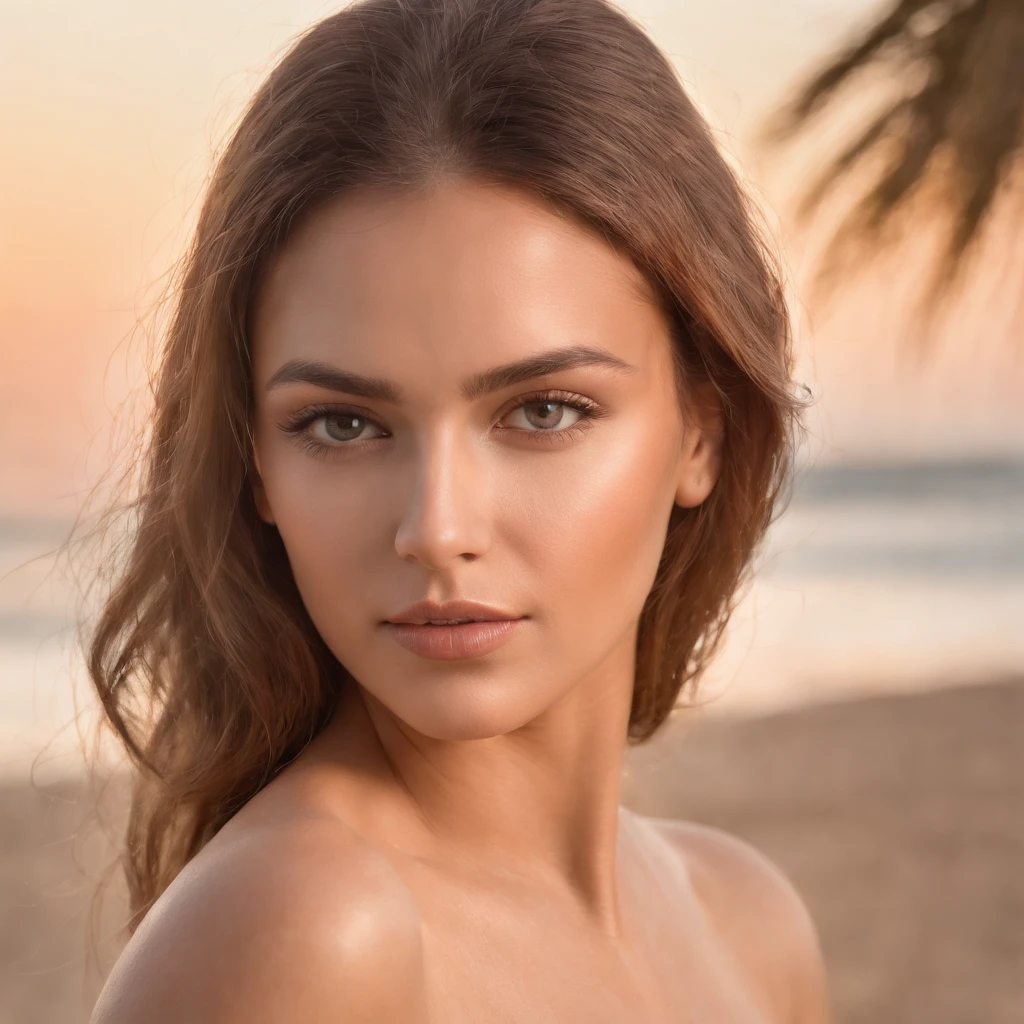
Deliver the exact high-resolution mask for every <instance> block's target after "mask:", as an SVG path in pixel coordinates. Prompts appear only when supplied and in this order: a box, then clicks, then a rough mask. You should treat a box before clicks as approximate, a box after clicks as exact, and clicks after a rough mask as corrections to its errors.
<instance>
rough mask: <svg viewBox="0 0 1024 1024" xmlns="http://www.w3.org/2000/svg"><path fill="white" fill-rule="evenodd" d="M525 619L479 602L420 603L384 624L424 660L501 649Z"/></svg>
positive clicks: (454, 657)
mask: <svg viewBox="0 0 1024 1024" xmlns="http://www.w3.org/2000/svg"><path fill="white" fill-rule="evenodd" d="M525 618H526V616H523V615H516V614H515V613H514V612H507V611H503V610H502V609H499V608H494V607H492V606H490V605H485V604H479V603H478V602H476V601H446V602H437V601H420V602H418V603H417V604H414V605H411V606H410V607H408V608H406V609H405V610H404V611H402V612H399V613H398V614H397V615H395V616H394V617H393V618H391V619H387V620H385V621H384V622H383V623H382V625H383V626H384V628H385V630H386V631H387V632H388V633H389V634H390V636H391V637H392V639H394V640H395V642H396V643H398V644H399V645H400V646H402V647H404V648H405V649H406V650H409V651H412V653H413V654H417V655H419V656H420V657H421V658H431V659H436V660H441V661H454V660H456V659H462V658H481V657H483V656H484V655H486V654H490V653H491V652H492V651H496V650H497V649H498V648H499V647H502V646H503V645H504V644H506V643H507V642H508V641H509V640H511V639H512V637H513V635H514V634H515V632H516V631H517V628H518V627H519V624H520V623H521V622H522V621H523V620H524V619H525Z"/></svg>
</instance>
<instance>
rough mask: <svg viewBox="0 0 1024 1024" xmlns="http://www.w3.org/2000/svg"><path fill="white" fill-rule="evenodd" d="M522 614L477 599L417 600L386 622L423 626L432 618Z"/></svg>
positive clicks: (489, 618)
mask: <svg viewBox="0 0 1024 1024" xmlns="http://www.w3.org/2000/svg"><path fill="white" fill-rule="evenodd" d="M521 617H522V616H520V615H513V614H512V613H511V612H505V611H502V610H501V609H500V608H492V607H490V605H486V604H478V603H477V602H476V601H444V602H438V601H417V602H416V604H412V605H409V607H408V608H406V609H405V610H404V611H400V612H399V613H398V614H397V615H392V616H391V617H390V618H389V619H386V620H385V621H386V622H395V623H399V622H403V623H410V624H415V625H420V626H422V625H423V624H424V623H427V622H430V621H431V620H435V621H436V620H439V619H476V620H478V621H487V622H493V621H495V620H497V619H518V618H521Z"/></svg>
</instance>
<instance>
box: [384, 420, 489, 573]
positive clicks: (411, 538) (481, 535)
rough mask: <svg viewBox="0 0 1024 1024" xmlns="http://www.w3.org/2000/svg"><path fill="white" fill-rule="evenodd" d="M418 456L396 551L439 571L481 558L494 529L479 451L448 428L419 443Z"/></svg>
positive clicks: (408, 559)
mask: <svg viewBox="0 0 1024 1024" xmlns="http://www.w3.org/2000/svg"><path fill="white" fill-rule="evenodd" d="M415 460H416V463H415V467H414V470H413V473H412V486H411V492H410V494H409V497H408V500H407V501H406V504H405V508H404V511H403V515H402V519H401V522H400V524H399V527H398V531H397V533H396V534H395V551H396V552H397V553H398V555H399V557H400V558H403V559H405V560H406V561H413V562H419V563H420V564H421V565H423V566H425V567H426V568H428V569H431V570H434V571H441V570H444V569H446V568H448V567H449V566H450V565H451V563H452V561H453V560H455V559H466V560H472V559H474V558H478V557H479V556H480V555H482V554H483V553H484V552H485V551H486V550H487V548H488V546H489V544H490V536H491V534H490V523H489V521H488V519H487V515H486V510H485V507H484V504H485V502H486V494H485V493H484V492H485V488H484V486H483V480H482V474H481V472H480V467H479V464H478V462H477V460H476V457H475V453H474V452H472V451H471V450H469V446H468V444H466V443H465V441H464V439H461V438H459V437H458V436H457V435H456V432H455V430H454V429H450V428H445V429H442V430H438V431H436V432H435V434H434V436H433V437H432V438H430V439H425V440H424V441H423V442H422V444H420V446H419V450H418V451H417V453H416V456H415Z"/></svg>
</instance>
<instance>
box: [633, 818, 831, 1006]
mask: <svg viewBox="0 0 1024 1024" xmlns="http://www.w3.org/2000/svg"><path fill="white" fill-rule="evenodd" d="M642 820H643V821H645V822H646V823H647V824H649V825H651V826H653V827H654V828H655V829H656V830H657V831H658V832H659V833H660V834H661V835H662V836H663V837H664V838H665V839H667V840H668V841H669V843H670V844H671V845H672V846H673V847H674V848H675V849H676V850H677V851H678V852H679V854H680V856H681V859H682V862H683V867H684V869H685V871H686V874H687V876H688V877H689V880H690V884H691V885H692V887H693V891H694V893H695V894H696V897H697V899H698V901H699V903H700V905H701V907H702V909H703V911H704V914H705V916H706V917H707V919H708V920H709V921H710V923H711V925H712V927H713V928H714V929H715V931H716V932H717V933H718V934H719V935H720V936H721V939H722V942H723V944H724V945H725V946H727V948H728V951H729V953H730V955H732V956H733V958H734V959H735V960H736V962H737V963H738V965H739V966H740V969H741V970H742V971H743V972H744V973H745V974H746V976H747V977H748V978H749V979H750V981H751V984H752V986H753V987H754V988H755V989H756V990H757V991H758V992H759V993H761V994H762V996H763V999H764V1003H765V1005H766V1006H767V1007H770V1008H771V1012H772V1014H773V1016H772V1018H771V1019H772V1024H827V1022H828V1021H829V1020H830V1012H829V999H828V990H827V981H826V977H825V968H824V963H823V961H822V955H821V947H820V944H819V941H818V935H817V931H816V929H815V927H814V923H813V922H812V920H811V916H810V914H809V913H808V911H807V907H806V906H805V904H804V902H803V900H802V899H801V897H800V895H799V894H798V893H797V891H796V889H795V888H794V886H793V884H792V883H791V882H790V881H789V879H788V878H787V877H786V876H785V875H784V874H783V872H782V871H781V870H780V869H779V867H778V866H777V865H776V864H775V863H774V862H773V861H771V860H770V859H769V858H768V857H767V856H765V855H764V854H763V853H761V852H760V851H759V850H757V849H756V848H755V847H753V846H751V845H750V844H749V843H747V842H745V841H743V840H742V839H739V838H737V837H736V836H733V835H731V834H729V833H728V832H724V831H722V830H721V829H718V828H714V827H712V826H710V825H702V824H698V823H696V822H689V821H678V820H675V819H671V818H643V819H642Z"/></svg>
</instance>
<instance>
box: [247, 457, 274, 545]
mask: <svg viewBox="0 0 1024 1024" xmlns="http://www.w3.org/2000/svg"><path fill="white" fill-rule="evenodd" d="M252 460H253V465H254V467H255V468H254V470H253V474H252V496H253V499H254V500H255V502H256V511H257V513H258V514H259V517H260V519H262V520H263V521H264V522H265V523H267V524H268V525H269V526H273V525H274V516H273V514H272V513H271V511H270V502H269V500H268V499H267V489H266V488H265V487H264V486H263V477H262V476H261V474H260V458H259V455H258V454H257V453H256V450H255V448H254V449H253V456H252Z"/></svg>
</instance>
